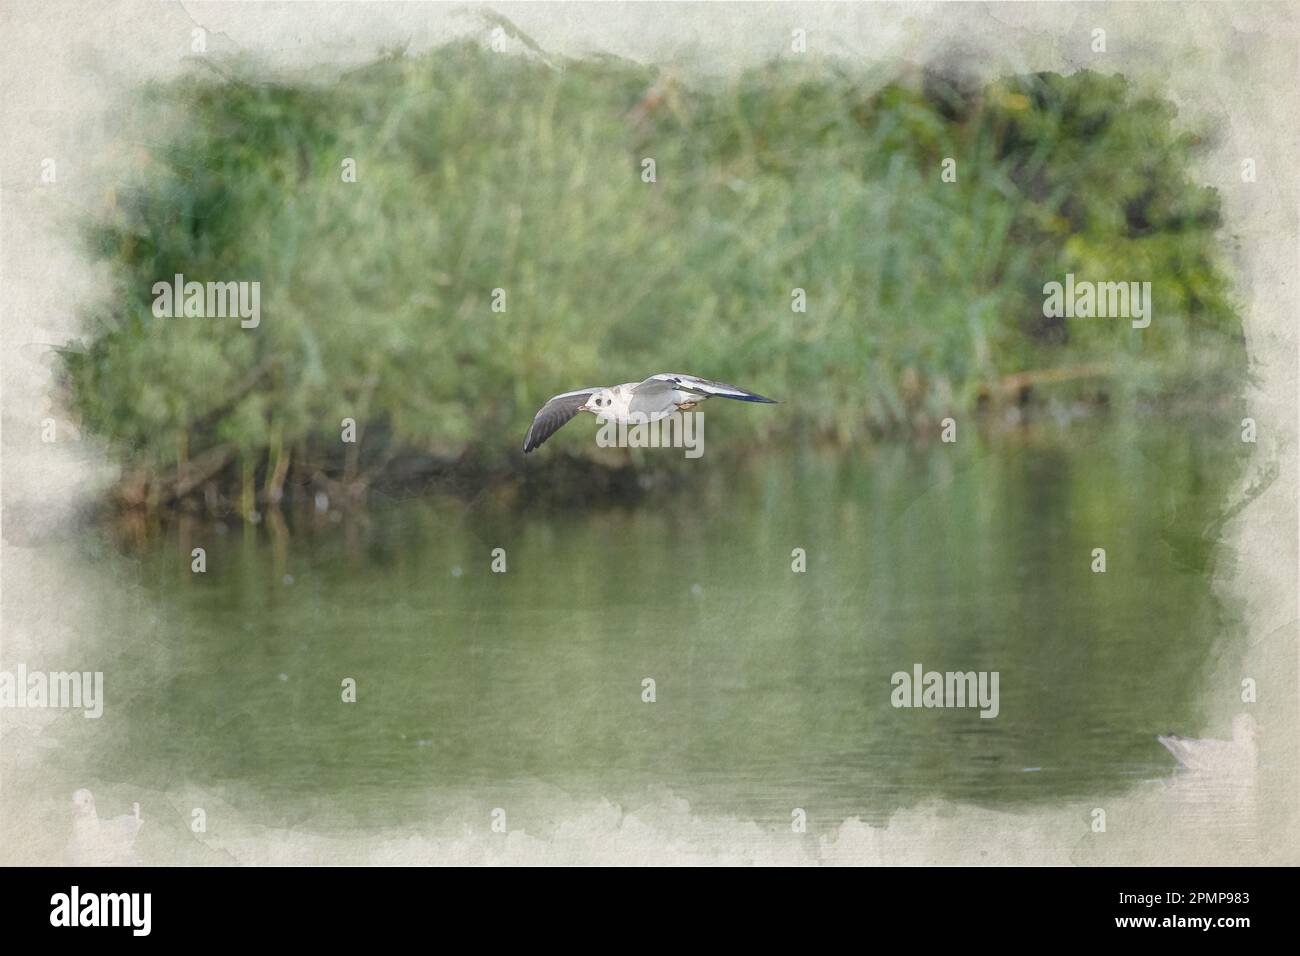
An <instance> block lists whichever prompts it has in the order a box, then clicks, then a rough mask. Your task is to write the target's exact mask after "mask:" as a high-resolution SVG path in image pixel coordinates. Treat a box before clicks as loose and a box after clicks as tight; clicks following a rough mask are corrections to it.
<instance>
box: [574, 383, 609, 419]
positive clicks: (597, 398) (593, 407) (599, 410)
mask: <svg viewBox="0 0 1300 956" xmlns="http://www.w3.org/2000/svg"><path fill="white" fill-rule="evenodd" d="M613 404H614V390H613V389H610V388H602V389H601V390H600V391H598V392H592V393H591V397H589V398H588V399H587V401H586V404H584V405H580V406H579V407H578V411H580V412H591V413H593V414H595V415H608V414H609V411H610V408H611V407H612V406H613Z"/></svg>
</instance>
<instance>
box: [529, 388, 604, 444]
mask: <svg viewBox="0 0 1300 956" xmlns="http://www.w3.org/2000/svg"><path fill="white" fill-rule="evenodd" d="M599 390H600V389H599V388H580V389H578V390H577V391H576V392H564V393H562V394H560V395H556V396H555V397H554V398H552V399H551V400H550V401H548V402H547V403H546V404H545V405H543V406H542V407H541V410H539V411H538V413H537V414H536V416H534V418H533V423H532V425H530V426H529V427H528V434H527V435H525V436H524V454H525V455H526V454H528V453H529V452H530V451H532V450H533V449H534V448H536V447H538V446H539V445H541V443H542V442H544V441H546V439H548V438H550V437H551V436H552V435H554V434H555V433H556V432H558V431H559V430H560V428H561V427H563V426H564V424H565V423H566V422H568V420H569V419H570V418H572V417H573V416H574V415H576V414H578V409H579V408H581V407H582V406H583V405H585V404H586V402H587V399H589V398H591V396H592V394H594V393H595V392H597V391H599Z"/></svg>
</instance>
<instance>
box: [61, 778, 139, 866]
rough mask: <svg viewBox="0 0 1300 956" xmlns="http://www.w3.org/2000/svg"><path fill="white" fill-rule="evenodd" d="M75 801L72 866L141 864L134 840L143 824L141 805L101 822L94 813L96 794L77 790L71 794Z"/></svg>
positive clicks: (71, 851) (70, 849) (71, 853)
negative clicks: (127, 812) (131, 810)
mask: <svg viewBox="0 0 1300 956" xmlns="http://www.w3.org/2000/svg"><path fill="white" fill-rule="evenodd" d="M72 802H73V805H74V806H75V808H76V809H75V810H74V811H73V814H74V816H73V820H72V838H71V839H70V840H69V841H68V855H69V856H70V857H71V859H72V862H73V864H75V865H78V866H130V865H132V864H135V863H139V862H140V861H139V859H138V858H137V857H136V855H135V838H136V835H137V834H138V833H139V832H140V827H142V826H143V825H144V821H143V820H142V819H141V818H140V805H139V804H138V803H137V804H136V805H135V812H134V813H130V814H126V815H125V816H120V817H113V818H112V819H111V820H101V819H100V818H99V814H98V813H97V812H96V811H95V795H94V794H93V793H91V792H90V791H89V790H85V789H82V790H78V791H77V792H76V793H74V794H73V795H72Z"/></svg>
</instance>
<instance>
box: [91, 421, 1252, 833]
mask: <svg viewBox="0 0 1300 956" xmlns="http://www.w3.org/2000/svg"><path fill="white" fill-rule="evenodd" d="M1189 431H1190V430H1189V429H1188V428H1186V427H1172V426H1162V427H1160V428H1154V427H1153V428H1149V429H1145V430H1143V429H1136V428H1134V429H1125V430H1121V428H1120V427H1119V426H1111V427H1105V428H1089V429H1083V428H1079V427H1075V428H1072V429H1071V430H1070V431H1068V432H1065V433H1061V434H1055V435H1029V436H1025V435H1020V436H1018V437H1016V438H1015V439H1014V440H1013V439H1011V438H1009V437H1001V438H997V439H994V440H987V441H980V440H978V439H976V438H974V437H973V436H972V437H971V438H969V439H963V442H959V443H958V444H957V445H942V444H936V445H933V446H930V447H929V448H925V449H915V448H910V447H881V448H873V449H869V450H861V451H854V452H850V453H843V454H836V455H830V454H821V453H817V452H807V453H803V454H796V453H791V454H789V455H788V456H772V457H765V458H762V459H761V460H757V461H751V462H749V463H747V464H746V465H744V466H743V467H742V466H734V465H730V464H728V463H726V462H723V461H720V460H719V461H716V462H715V461H714V460H713V459H711V458H710V456H709V455H705V456H704V458H702V459H700V460H699V461H698V462H693V463H691V467H693V468H694V469H696V470H695V471H694V472H692V474H693V475H697V476H698V477H697V479H696V480H694V481H693V482H692V483H691V484H690V485H689V487H688V488H687V489H685V490H678V491H674V492H673V493H671V494H664V495H659V496H652V497H649V498H647V499H646V500H644V501H642V502H639V503H638V504H637V505H636V506H634V507H633V506H621V507H595V506H592V507H590V508H585V509H580V510H572V509H570V510H563V511H561V510H556V509H550V510H546V509H542V508H540V507H536V508H518V507H511V506H507V505H505V504H497V503H494V502H493V501H492V500H491V498H490V496H482V497H480V498H478V499H476V500H475V501H474V502H473V503H471V504H466V503H465V502H463V501H461V500H458V499H449V498H448V499H444V498H430V499H423V500H394V499H381V500H378V501H376V502H374V503H373V505H372V507H371V508H370V509H369V511H368V512H367V514H366V515H365V516H363V517H357V516H352V517H348V518H346V519H342V520H332V516H331V515H323V516H317V515H312V516H302V517H300V518H290V519H289V521H288V524H287V525H286V524H282V523H278V522H277V521H276V520H269V521H266V522H263V523H262V525H260V526H257V527H252V526H249V527H240V526H235V527H233V528H232V529H231V530H229V531H228V532H226V533H224V534H222V533H218V532H217V530H216V529H213V528H211V527H207V526H195V527H190V528H186V529H179V530H173V531H172V532H171V533H170V535H168V536H165V537H160V538H158V539H155V540H152V541H151V542H150V543H148V544H147V545H146V546H145V547H144V549H143V552H142V553H138V552H135V551H131V550H130V549H128V551H127V552H123V551H121V550H119V549H117V548H116V547H115V546H114V547H107V546H104V547H105V550H104V551H102V552H101V564H99V565H95V564H94V563H93V562H91V561H87V562H86V569H85V571H84V572H83V573H85V574H87V575H92V576H93V575H94V574H95V573H96V571H95V570H94V568H95V567H96V566H98V567H101V568H103V567H104V566H105V564H104V562H106V564H107V566H108V567H110V568H111V569H112V572H113V574H115V575H118V576H122V577H124V578H125V579H126V580H127V581H128V582H134V583H136V584H138V585H139V587H138V589H133V590H130V592H129V594H128V595H127V597H126V598H124V599H123V600H122V601H121V602H119V603H120V605H121V606H122V607H123V608H125V609H126V610H125V611H124V612H123V613H122V614H121V615H120V617H119V618H115V619H113V620H105V621H103V622H102V625H103V628H104V635H103V641H104V643H103V647H104V648H105V654H108V655H111V664H110V667H109V680H110V682H111V683H112V687H113V696H112V698H111V706H112V708H114V709H113V711H112V715H111V716H112V717H113V720H112V722H111V725H106V726H105V727H102V728H98V729H95V728H73V731H72V736H73V737H79V738H80V739H81V743H82V747H81V748H80V749H78V748H77V746H76V744H75V742H71V746H72V751H73V754H74V756H68V757H66V759H68V760H72V761H75V762H77V763H79V765H80V766H82V767H83V768H86V770H87V772H90V773H93V774H95V775H96V776H97V777H98V778H99V779H111V780H115V781H129V782H130V783H131V784H133V785H134V786H138V787H146V788H154V789H158V790H165V789H167V788H169V787H174V786H176V785H178V784H180V783H190V784H193V785H194V786H197V787H202V788H204V789H205V790H207V791H209V792H211V791H215V792H218V793H221V794H223V795H224V798H225V799H228V800H230V801H232V802H235V801H239V802H241V803H242V804H243V805H244V806H248V805H249V804H250V803H251V804H255V805H257V806H259V807H264V808H267V809H266V810H265V811H264V812H265V814H266V816H267V817H268V822H272V820H274V821H275V822H284V821H286V820H287V821H292V820H294V819H298V818H300V817H301V814H302V813H304V812H305V808H308V807H316V808H319V807H320V806H325V805H327V806H329V807H330V808H331V809H332V810H333V811H335V812H337V813H338V814H341V815H342V816H344V817H346V818H347V819H349V820H351V821H353V822H357V823H367V824H368V823H379V822H401V821H404V820H413V819H415V818H417V817H418V816H419V815H421V814H423V813H427V812H428V808H429V807H430V805H431V803H432V804H440V805H445V806H454V805H457V804H461V803H465V802H472V801H479V802H481V801H483V800H488V801H493V800H500V799H502V795H503V794H507V793H510V794H515V795H517V796H516V804H515V805H518V801H519V800H524V799H527V796H526V795H528V794H538V793H549V794H555V793H562V794H567V795H569V796H571V797H574V798H579V799H592V798H597V797H604V798H607V799H609V800H611V801H615V802H620V801H635V800H636V799H637V795H638V794H641V793H644V792H646V791H647V789H648V788H663V789H665V790H666V791H667V792H671V793H673V794H675V795H676V796H678V797H681V798H684V799H686V800H688V801H689V802H690V805H691V806H692V808H693V809H694V810H695V811H696V812H709V811H710V810H716V811H717V812H720V813H727V814H731V815H734V816H738V817H750V818H754V819H766V820H771V821H776V822H777V823H778V824H779V823H780V822H781V821H786V823H787V824H788V821H789V819H790V812H791V809H792V808H794V807H804V808H815V811H816V812H815V813H810V817H811V819H813V820H816V819H822V820H830V819H834V820H836V822H838V821H839V820H842V819H844V818H845V817H848V816H852V815H858V816H860V817H862V818H863V819H864V820H868V821H871V820H881V819H883V818H884V817H886V816H887V815H888V814H889V813H891V812H892V811H894V810H896V809H897V808H899V807H906V806H911V805H914V804H916V803H917V802H918V801H920V800H923V799H926V798H930V797H941V798H946V799H952V800H959V801H966V802H972V803H976V804H980V805H983V806H988V807H995V808H1003V807H1012V806H1024V805H1028V804H1032V803H1034V802H1038V801H1048V800H1060V799H1066V798H1074V797H1080V796H1085V795H1097V794H1103V793H1113V792H1119V791H1122V790H1124V789H1125V788H1127V787H1129V786H1131V785H1133V784H1134V783H1135V782H1137V781H1139V780H1142V779H1149V778H1152V777H1158V776H1166V775H1169V774H1170V773H1171V772H1172V768H1173V766H1174V764H1173V761H1172V760H1171V759H1170V757H1169V755H1168V754H1166V753H1165V751H1164V750H1163V749H1162V748H1161V747H1160V745H1159V744H1158V743H1157V741H1156V735H1157V734H1159V733H1164V732H1166V731H1168V730H1169V729H1171V728H1195V727H1198V726H1200V725H1201V721H1202V716H1203V715H1202V714H1201V712H1200V709H1199V707H1198V704H1197V701H1198V699H1199V698H1201V697H1202V696H1203V694H1204V684H1203V680H1204V677H1205V675H1206V674H1207V673H1208V671H1209V667H1210V665H1211V659H1212V656H1213V655H1214V654H1216V653H1221V650H1220V649H1219V647H1218V645H1219V642H1220V640H1221V639H1223V638H1230V637H1231V636H1232V633H1231V630H1232V628H1233V627H1234V624H1233V622H1232V619H1231V617H1225V612H1224V610H1223V609H1222V608H1221V607H1220V606H1219V605H1218V604H1217V603H1216V601H1215V599H1214V597H1213V596H1212V593H1211V577H1212V573H1213V566H1214V560H1215V556H1216V555H1215V546H1214V544H1213V541H1212V540H1210V538H1209V535H1211V534H1212V533H1213V532H1212V529H1213V528H1214V526H1215V519H1216V516H1217V514H1218V512H1219V509H1220V507H1221V505H1222V504H1223V503H1224V502H1225V500H1226V498H1227V496H1228V493H1229V490H1230V489H1229V487H1228V481H1229V479H1230V477H1231V476H1232V474H1233V469H1234V459H1233V457H1232V456H1233V455H1234V454H1236V451H1235V450H1234V449H1233V448H1232V447H1231V445H1232V443H1231V442H1230V441H1229V439H1228V438H1219V437H1216V436H1215V435H1214V434H1213V433H1212V432H1211V431H1210V430H1208V429H1207V430H1203V431H1201V432H1200V433H1199V434H1189ZM1224 434H1225V435H1229V436H1230V437H1235V436H1232V434H1231V433H1230V432H1227V431H1225V432H1224ZM194 547H204V548H205V549H206V552H207V568H208V570H207V573H206V574H203V575H195V574H192V573H191V572H190V557H189V554H190V549H191V548H194ZM494 548H503V549H505V554H506V562H507V568H508V570H507V571H506V572H505V573H503V574H497V573H492V571H491V562H492V551H493V549H494ZM794 548H804V549H806V551H807V568H808V569H807V572H806V573H803V574H796V573H793V572H792V570H791V562H792V557H791V552H792V549H794ZM1095 548H1105V550H1106V563H1107V571H1106V573H1104V574H1094V573H1093V572H1092V571H1091V569H1090V566H1091V564H1092V561H1093V549H1095ZM103 555H107V557H103ZM101 573H103V572H101ZM917 663H919V664H921V665H923V667H924V668H925V669H927V670H939V671H968V670H974V671H998V672H999V673H1000V675H1001V679H1000V693H1001V700H1000V714H999V716H998V717H997V718H996V719H992V720H986V719H980V718H979V716H978V713H977V712H976V711H975V710H937V709H934V710H924V709H910V710H901V709H894V708H893V707H892V706H891V705H890V691H891V683H890V677H891V675H892V674H893V673H894V672H896V671H909V672H910V671H911V669H912V667H913V665H914V664H917ZM345 678H353V679H355V680H356V682H357V698H358V699H357V702H356V703H355V704H347V703H343V702H342V701H341V694H342V689H341V682H342V681H343V680H344V679H345ZM646 678H652V679H653V680H654V682H655V692H656V700H655V702H653V703H646V702H643V700H642V694H643V681H644V680H645V679H646ZM85 723H92V722H85ZM489 805H495V804H489ZM810 825H811V824H810Z"/></svg>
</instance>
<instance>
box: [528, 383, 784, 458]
mask: <svg viewBox="0 0 1300 956" xmlns="http://www.w3.org/2000/svg"><path fill="white" fill-rule="evenodd" d="M715 395H716V396H719V397H720V398H734V399H736V400H737V401H741V402H765V403H767V404H769V405H774V404H776V402H775V400H774V399H771V398H764V397H763V396H762V395H757V394H755V393H754V392H747V391H745V389H743V388H737V387H736V386H734V385H725V384H723V383H722V382H711V381H709V380H708V379H707V378H696V377H695V376H694V375H681V374H679V373H677V372H660V373H659V374H658V375H651V376H650V377H649V378H648V379H646V380H645V381H644V382H624V383H623V384H622V385H611V386H609V387H603V386H600V385H597V386H595V387H593V388H579V389H577V390H575V391H572V392H561V393H560V394H559V395H556V396H555V397H554V398H552V399H551V400H550V401H548V402H547V403H546V404H545V405H543V406H542V407H541V410H540V411H538V413H537V415H536V416H535V417H534V418H533V424H532V425H531V426H529V428H528V434H527V435H525V436H524V453H525V454H527V453H528V452H530V451H532V450H533V449H534V448H537V447H539V446H540V445H541V444H542V442H544V441H546V439H548V438H550V437H551V436H552V435H554V434H555V433H556V432H557V431H559V430H560V428H561V427H563V426H564V425H565V423H567V422H568V421H569V419H571V418H573V416H574V415H576V414H578V412H591V413H592V414H593V415H596V416H597V417H598V418H606V419H612V420H614V421H615V422H620V423H622V422H627V421H629V420H632V419H635V420H636V421H647V422H654V421H659V420H660V419H661V418H667V417H668V416H669V415H671V414H673V412H676V411H679V410H680V411H685V410H686V409H689V408H694V407H695V406H696V405H698V404H700V402H703V401H706V400H707V399H710V398H713V397H714V396H715Z"/></svg>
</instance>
